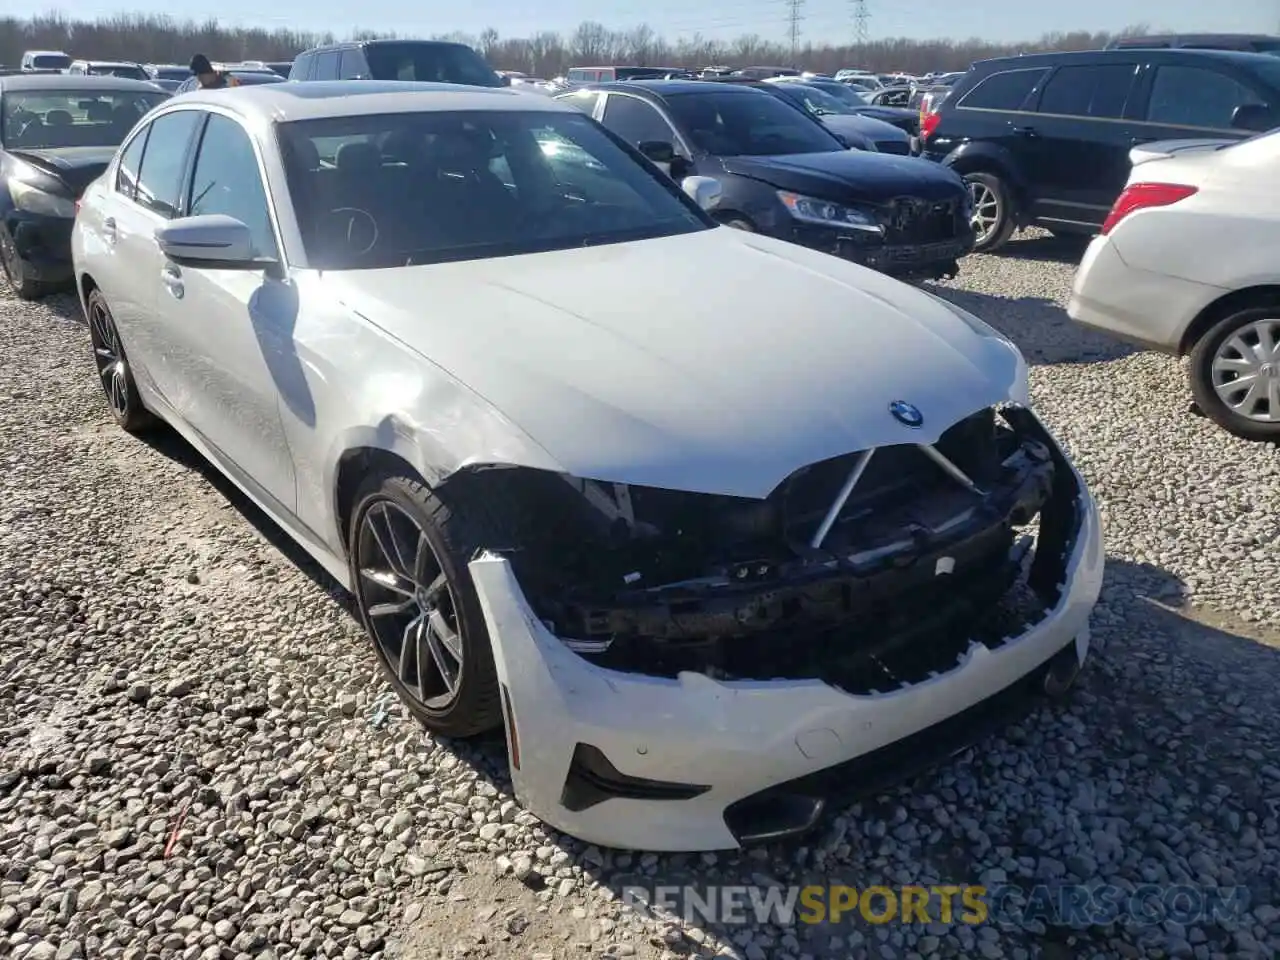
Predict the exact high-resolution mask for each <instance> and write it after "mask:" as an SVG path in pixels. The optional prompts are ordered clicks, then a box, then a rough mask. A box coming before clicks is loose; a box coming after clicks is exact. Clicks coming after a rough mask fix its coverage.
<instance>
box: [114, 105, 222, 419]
mask: <svg viewBox="0 0 1280 960" xmlns="http://www.w3.org/2000/svg"><path fill="white" fill-rule="evenodd" d="M200 116H201V115H200V113H199V112H198V111H195V110H175V111H172V112H170V113H164V114H161V115H160V116H158V117H156V118H155V119H154V120H152V121H151V123H149V124H148V125H147V128H146V129H145V130H140V131H138V133H137V135H136V136H135V137H134V138H133V139H132V140H131V141H130V142H129V145H128V146H127V147H126V148H125V150H124V152H123V154H122V155H121V158H120V164H119V168H118V171H117V178H116V189H115V190H114V191H112V193H111V195H110V197H109V198H108V200H107V201H106V202H105V203H104V205H103V223H102V224H101V225H100V228H99V229H100V230H101V231H102V235H103V236H104V237H105V238H107V243H108V246H109V247H110V248H111V251H112V252H111V255H110V259H111V260H112V261H113V262H114V264H115V267H114V269H113V270H112V271H111V277H112V279H111V286H110V287H105V286H104V288H103V293H104V294H105V295H106V297H107V302H108V304H109V305H110V306H111V310H112V314H113V315H114V316H115V319H116V326H117V328H118V329H119V330H120V336H121V338H122V339H123V341H124V345H125V349H126V350H129V351H131V353H132V358H131V359H132V360H133V366H134V367H135V370H136V369H141V370H142V371H143V373H144V375H145V376H147V378H148V379H149V380H150V382H151V385H152V386H153V387H154V388H155V389H156V390H157V391H158V392H159V393H160V394H161V395H162V396H163V397H164V398H165V399H166V400H169V401H170V402H172V401H171V400H170V397H171V396H172V393H173V391H174V390H175V388H176V387H177V385H178V384H179V383H180V371H181V368H182V365H183V358H182V357H180V356H177V355H175V354H174V352H173V350H172V345H171V344H169V343H168V342H166V340H165V338H164V336H163V331H162V329H161V325H160V323H159V321H158V317H157V309H158V307H159V302H160V297H161V291H162V288H163V286H164V283H163V272H164V263H165V257H164V255H163V254H161V253H160V245H159V244H158V243H157V242H156V228H157V227H159V226H162V225H163V224H164V223H166V222H167V221H169V220H171V219H172V218H173V217H175V216H176V215H177V212H178V210H179V208H180V206H181V203H180V199H179V198H180V193H181V186H182V181H183V177H184V176H185V173H186V167H187V163H188V161H189V159H190V154H191V148H192V142H193V135H194V133H195V131H196V126H197V122H198V121H199V119H200ZM143 137H145V142H143V141H142V138H143Z"/></svg>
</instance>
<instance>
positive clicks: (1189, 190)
mask: <svg viewBox="0 0 1280 960" xmlns="http://www.w3.org/2000/svg"><path fill="white" fill-rule="evenodd" d="M1196 190H1197V188H1196V187H1189V186H1187V185H1186V184H1185V183H1135V184H1133V185H1132V186H1128V187H1125V188H1124V192H1123V193H1121V194H1120V196H1118V197H1117V198H1116V202H1115V203H1114V204H1113V205H1112V207H1111V212H1110V213H1109V214H1107V219H1106V220H1104V221H1103V223H1102V235H1103V236H1104V237H1105V236H1106V235H1107V234H1108V233H1110V232H1111V231H1112V230H1114V229H1115V226H1116V224H1117V223H1119V222H1120V221H1121V220H1123V219H1124V218H1125V217H1127V216H1128V215H1129V214H1131V213H1135V212H1137V211H1138V210H1146V209H1147V208H1149V207H1167V206H1169V204H1171V203H1177V202H1178V201H1179V200H1185V199H1187V197H1189V196H1191V195H1192V194H1194V193H1195V192H1196Z"/></svg>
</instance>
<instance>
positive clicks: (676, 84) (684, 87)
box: [581, 80, 752, 98]
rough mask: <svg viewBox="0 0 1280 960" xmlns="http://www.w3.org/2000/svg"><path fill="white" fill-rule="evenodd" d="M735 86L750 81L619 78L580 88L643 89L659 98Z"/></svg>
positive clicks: (747, 85)
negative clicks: (614, 80) (726, 81)
mask: <svg viewBox="0 0 1280 960" xmlns="http://www.w3.org/2000/svg"><path fill="white" fill-rule="evenodd" d="M735 87H746V88H748V89H751V88H752V83H751V82H744V83H725V82H723V81H720V80H619V81H616V82H611V83H593V84H589V85H588V86H587V87H585V88H581V89H587V90H599V91H600V92H602V93H607V92H610V91H613V92H617V93H627V92H630V91H635V90H643V91H645V92H646V93H649V94H652V95H654V96H656V97H659V98H661V97H664V96H668V95H674V94H679V93H708V92H710V91H711V90H732V89H734V88H735Z"/></svg>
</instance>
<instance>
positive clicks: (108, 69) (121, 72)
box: [89, 63, 151, 80]
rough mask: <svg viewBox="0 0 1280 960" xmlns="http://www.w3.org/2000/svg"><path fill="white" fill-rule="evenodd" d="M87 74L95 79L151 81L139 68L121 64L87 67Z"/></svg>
mask: <svg viewBox="0 0 1280 960" xmlns="http://www.w3.org/2000/svg"><path fill="white" fill-rule="evenodd" d="M89 72H90V73H91V74H93V75H94V76H97V77H124V78H125V79H127V80H150V79H151V78H150V77H149V76H147V71H145V70H143V69H142V68H141V67H135V66H132V65H130V64H123V63H113V64H95V65H92V66H90V67H89Z"/></svg>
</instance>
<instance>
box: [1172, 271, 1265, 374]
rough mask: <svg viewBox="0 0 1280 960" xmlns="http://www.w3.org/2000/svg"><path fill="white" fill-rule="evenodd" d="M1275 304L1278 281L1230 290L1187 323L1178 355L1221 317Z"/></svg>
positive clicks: (1194, 342)
mask: <svg viewBox="0 0 1280 960" xmlns="http://www.w3.org/2000/svg"><path fill="white" fill-rule="evenodd" d="M1270 304H1275V305H1276V306H1277V307H1280V283H1264V284H1258V285H1256V286H1252V287H1244V288H1242V289H1240V290H1232V291H1231V292H1230V293H1227V294H1224V295H1223V296H1221V297H1219V298H1218V299H1217V300H1215V301H1213V303H1211V304H1209V305H1208V306H1207V307H1205V308H1204V309H1203V310H1201V311H1200V312H1199V313H1198V314H1196V316H1195V319H1193V320H1192V321H1191V322H1190V323H1189V324H1187V329H1186V330H1185V331H1184V332H1183V334H1182V339H1181V340H1180V341H1179V343H1178V356H1179V357H1185V356H1186V355H1187V354H1189V353H1190V352H1191V351H1192V350H1194V349H1195V345H1196V344H1197V343H1198V342H1199V341H1200V338H1201V337H1203V336H1204V335H1205V334H1206V333H1208V332H1209V331H1210V330H1212V329H1213V327H1214V326H1215V325H1216V324H1217V323H1218V322H1219V321H1220V320H1222V319H1223V318H1225V317H1229V316H1231V314H1233V313H1236V312H1237V311H1240V310H1247V309H1249V308H1250V307H1265V306H1268V305H1270Z"/></svg>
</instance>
